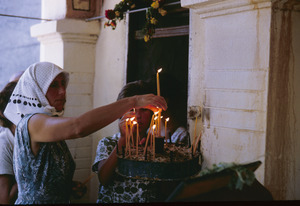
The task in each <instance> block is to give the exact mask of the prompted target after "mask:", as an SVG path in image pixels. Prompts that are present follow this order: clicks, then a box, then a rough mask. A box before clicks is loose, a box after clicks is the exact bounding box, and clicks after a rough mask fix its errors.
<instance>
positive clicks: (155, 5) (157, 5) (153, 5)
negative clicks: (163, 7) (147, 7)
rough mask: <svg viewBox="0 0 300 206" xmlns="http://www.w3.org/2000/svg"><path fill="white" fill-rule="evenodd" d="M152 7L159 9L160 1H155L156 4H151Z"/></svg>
mask: <svg viewBox="0 0 300 206" xmlns="http://www.w3.org/2000/svg"><path fill="white" fill-rule="evenodd" d="M151 7H152V8H153V9H157V8H158V7H159V3H158V1H154V2H153V3H152V4H151Z"/></svg>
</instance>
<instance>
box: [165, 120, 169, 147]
mask: <svg viewBox="0 0 300 206" xmlns="http://www.w3.org/2000/svg"><path fill="white" fill-rule="evenodd" d="M168 121H169V117H168V118H166V119H165V140H166V142H167V122H168Z"/></svg>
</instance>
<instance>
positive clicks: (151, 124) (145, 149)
mask: <svg viewBox="0 0 300 206" xmlns="http://www.w3.org/2000/svg"><path fill="white" fill-rule="evenodd" d="M153 119H154V115H152V118H151V123H150V127H149V132H148V135H147V139H146V143H145V148H144V156H145V154H146V151H147V145H148V141H149V137H150V134H151V129H152V126H153ZM150 142H151V140H150Z"/></svg>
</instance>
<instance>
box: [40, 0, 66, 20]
mask: <svg viewBox="0 0 300 206" xmlns="http://www.w3.org/2000/svg"><path fill="white" fill-rule="evenodd" d="M66 14H67V0H42V18H43V19H64V18H65V16H66Z"/></svg>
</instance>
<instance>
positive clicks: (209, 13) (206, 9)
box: [181, 0, 272, 18]
mask: <svg viewBox="0 0 300 206" xmlns="http://www.w3.org/2000/svg"><path fill="white" fill-rule="evenodd" d="M271 5H272V3H271V0H253V1H249V0H181V6H182V7H186V8H190V9H192V10H194V11H195V12H196V13H197V14H199V15H200V17H201V18H208V17H213V16H221V15H226V14H232V13H238V12H244V11H249V10H255V9H262V8H271Z"/></svg>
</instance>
